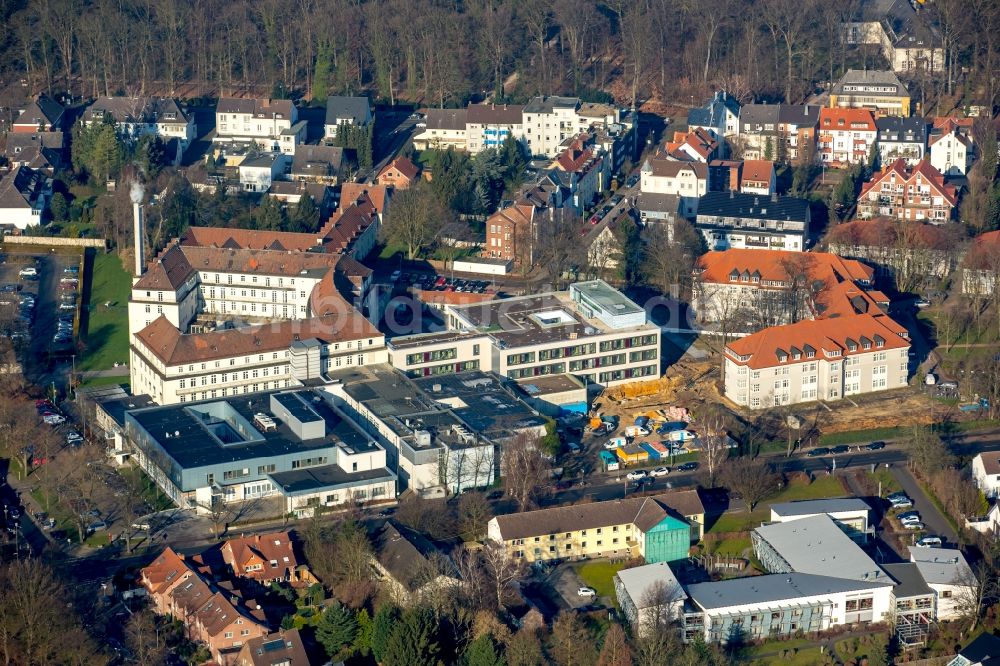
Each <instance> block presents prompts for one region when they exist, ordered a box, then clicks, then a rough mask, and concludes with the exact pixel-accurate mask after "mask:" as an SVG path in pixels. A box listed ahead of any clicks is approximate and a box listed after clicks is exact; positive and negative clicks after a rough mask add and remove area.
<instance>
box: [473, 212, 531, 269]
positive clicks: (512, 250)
mask: <svg viewBox="0 0 1000 666" xmlns="http://www.w3.org/2000/svg"><path fill="white" fill-rule="evenodd" d="M544 214H545V213H544V210H543V209H541V208H538V207H537V206H533V205H530V204H524V203H519V204H513V205H511V206H508V207H506V208H502V209H500V210H498V211H497V212H495V213H493V214H492V215H490V216H489V217H488V218H486V249H485V250H483V256H486V257H491V258H497V259H507V260H509V261H515V262H517V263H518V264H520V265H522V266H525V267H527V266H531V265H533V264H534V252H535V244H534V242H533V240H534V236H535V228H534V226H535V220H536V218H541V217H542V216H543V215H544Z"/></svg>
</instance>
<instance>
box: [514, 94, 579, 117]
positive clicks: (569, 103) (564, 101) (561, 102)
mask: <svg viewBox="0 0 1000 666" xmlns="http://www.w3.org/2000/svg"><path fill="white" fill-rule="evenodd" d="M579 106H580V98H579V97H560V96H558V95H540V96H537V97H532V98H531V99H530V100H528V103H527V105H525V107H524V112H525V113H552V112H553V111H554V110H555V109H576V108H578V107H579Z"/></svg>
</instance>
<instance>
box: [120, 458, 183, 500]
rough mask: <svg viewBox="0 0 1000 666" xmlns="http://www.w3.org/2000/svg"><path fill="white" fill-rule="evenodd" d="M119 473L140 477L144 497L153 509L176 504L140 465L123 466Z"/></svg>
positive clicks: (125, 475)
mask: <svg viewBox="0 0 1000 666" xmlns="http://www.w3.org/2000/svg"><path fill="white" fill-rule="evenodd" d="M119 474H121V475H122V476H123V477H126V478H129V477H138V480H139V483H140V484H141V488H142V496H143V499H145V500H146V502H148V503H149V505H150V506H151V507H153V511H163V510H165V509H169V508H170V507H172V506H174V503H173V502H172V501H171V500H170V498H169V497H167V496H166V495H164V494H163V491H162V490H160V489H159V488H158V487H157V485H156V484H155V483H153V480H152V479H150V478H149V477H148V476H146V475H145V474H144V473H143V471H142V470H141V469H139V468H138V467H123V468H121V469H120V470H119Z"/></svg>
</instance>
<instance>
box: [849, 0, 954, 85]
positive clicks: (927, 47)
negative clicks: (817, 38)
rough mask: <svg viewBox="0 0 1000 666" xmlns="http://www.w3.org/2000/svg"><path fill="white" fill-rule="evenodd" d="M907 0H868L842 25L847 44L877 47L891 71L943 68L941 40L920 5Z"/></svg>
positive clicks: (929, 71) (929, 72) (932, 71)
mask: <svg viewBox="0 0 1000 666" xmlns="http://www.w3.org/2000/svg"><path fill="white" fill-rule="evenodd" d="M924 6H925V5H923V4H922V3H915V2H909V1H908V0H871V1H870V2H866V3H863V4H861V5H860V13H859V15H857V16H854V17H852V20H851V21H850V22H848V23H846V24H845V32H846V41H847V43H848V44H870V45H873V46H878V47H880V48H881V50H882V55H883V56H885V59H886V60H887V61H888V62H889V64H890V66H891V67H892V69H893V71H895V72H898V73H905V74H907V75H908V76H911V77H915V76H918V75H919V74H921V73H924V74H926V75H934V74H940V73H941V72H943V71H944V64H945V51H944V41H943V40H942V38H941V35H940V33H939V31H938V29H937V26H935V25H934V23H933V21H932V20H931V19H930V18H929V14H928V12H926V11H919V12H918V11H917V9H918V8H921V9H922V8H923V7H924Z"/></svg>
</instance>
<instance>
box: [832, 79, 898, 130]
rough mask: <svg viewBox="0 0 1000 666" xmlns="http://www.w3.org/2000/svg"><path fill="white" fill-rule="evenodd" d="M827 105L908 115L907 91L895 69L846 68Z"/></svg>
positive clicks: (885, 114) (883, 114) (878, 113)
mask: <svg viewBox="0 0 1000 666" xmlns="http://www.w3.org/2000/svg"><path fill="white" fill-rule="evenodd" d="M830 108H831V109H869V110H870V111H872V112H873V113H875V114H876V115H877V116H880V117H881V116H901V117H903V118H908V117H909V116H910V93H909V92H908V91H907V90H906V86H904V85H903V82H902V81H900V80H899V77H898V76H896V74H895V72H892V71H889V70H874V69H849V70H847V72H846V73H845V74H844V75H843V76H842V77H840V80H839V81H837V82H836V83H835V84H833V87H832V88H831V89H830ZM820 130H821V131H822V128H820Z"/></svg>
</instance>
